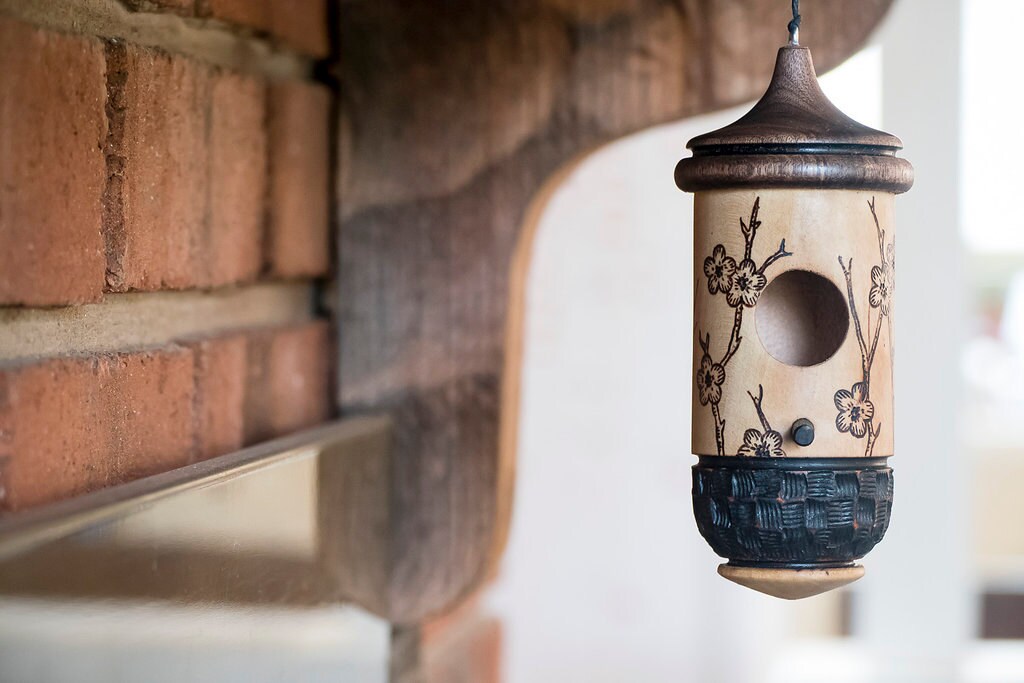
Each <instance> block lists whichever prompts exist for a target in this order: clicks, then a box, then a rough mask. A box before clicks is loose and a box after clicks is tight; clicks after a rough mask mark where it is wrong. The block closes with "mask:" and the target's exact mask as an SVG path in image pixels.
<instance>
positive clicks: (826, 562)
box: [693, 456, 893, 569]
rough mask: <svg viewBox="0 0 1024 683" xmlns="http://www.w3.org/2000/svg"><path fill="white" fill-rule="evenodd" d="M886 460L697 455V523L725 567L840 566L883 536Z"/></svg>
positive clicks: (888, 501)
mask: <svg viewBox="0 0 1024 683" xmlns="http://www.w3.org/2000/svg"><path fill="white" fill-rule="evenodd" d="M892 492H893V477H892V469H891V468H890V467H888V466H887V465H886V459H885V458H813V459H811V458H787V459H783V458H771V459H768V458H739V457H713V456H701V457H700V461H699V463H698V464H696V465H694V466H693V511H694V515H695V516H696V518H697V528H698V529H700V533H701V535H702V536H704V538H705V540H707V542H708V543H709V544H710V545H711V547H712V548H713V549H714V551H715V552H716V553H717V554H718V555H720V556H721V557H724V558H727V559H728V560H729V562H730V564H732V565H739V566H755V567H779V568H794V569H798V568H824V567H841V566H847V565H850V564H852V563H853V561H854V560H857V559H859V558H861V557H863V556H864V555H866V554H867V553H868V552H869V551H870V550H871V549H872V548H874V547H875V545H876V544H877V543H878V542H879V541H880V540H882V537H883V536H884V535H885V531H886V529H887V528H888V526H889V517H890V514H891V513H892Z"/></svg>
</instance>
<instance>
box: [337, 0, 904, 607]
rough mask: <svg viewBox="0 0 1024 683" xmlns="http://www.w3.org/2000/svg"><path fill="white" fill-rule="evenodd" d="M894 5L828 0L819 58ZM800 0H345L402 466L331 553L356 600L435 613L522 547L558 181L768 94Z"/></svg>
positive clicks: (348, 394)
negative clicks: (537, 344)
mask: <svg viewBox="0 0 1024 683" xmlns="http://www.w3.org/2000/svg"><path fill="white" fill-rule="evenodd" d="M890 2H891V0H863V1H861V2H847V1H844V0H817V1H816V2H808V3H806V6H805V8H804V24H803V26H802V31H801V36H802V38H804V40H805V42H806V43H807V44H808V45H810V46H811V47H812V49H813V51H814V55H815V60H816V61H817V63H818V65H819V68H820V69H821V70H824V69H826V68H829V67H831V66H834V65H835V64H837V63H838V62H839V61H840V60H842V59H844V58H846V57H847V56H849V55H850V54H851V53H853V52H854V51H855V50H856V49H857V48H858V47H859V46H860V45H861V44H862V43H863V42H864V41H865V39H866V38H867V36H868V34H869V33H870V31H871V30H872V29H873V28H874V27H875V26H876V25H877V24H878V22H879V21H880V20H881V18H882V16H883V15H884V14H885V11H886V9H887V8H888V6H889V4H890ZM788 12H789V3H788V2H784V1H782V0H743V1H741V0H714V1H711V0H677V1H675V2H669V1H659V0H505V1H501V0H474V1H467V2H459V3H441V2H429V1H427V0H373V1H360V0H355V1H348V2H341V3H340V5H339V9H338V11H337V12H336V17H335V19H336V21H337V26H338V38H339V41H340V46H341V55H340V66H339V69H340V81H341V111H340V124H339V131H340V135H339V145H340V152H339V154H340V156H339V173H338V182H339V194H338V196H339V197H340V205H339V206H338V207H337V210H338V216H339V220H340V226H339V233H338V250H339V254H340V261H339V271H338V272H339V284H338V288H339V289H338V295H339V315H338V320H339V335H340V345H341V357H340V378H339V402H340V407H341V410H342V412H343V413H346V414H352V413H358V412H361V411H371V410H372V411H380V410H385V411H388V412H389V413H390V414H391V415H392V417H393V420H394V424H395V430H394V436H393V448H392V452H391V456H390V460H389V462H387V463H384V464H381V463H379V462H378V463H375V464H373V465H372V466H368V467H367V468H365V469H360V468H358V467H353V470H352V472H351V475H350V476H351V478H352V482H353V483H352V485H353V486H357V487H358V488H359V489H360V490H361V491H363V492H364V494H365V495H360V496H349V497H347V500H351V503H343V504H345V505H348V506H350V509H348V510H346V513H347V514H348V515H349V517H350V519H351V523H350V524H348V525H346V526H345V528H344V529H341V530H339V531H338V533H337V535H336V537H335V538H334V539H333V541H332V543H331V544H330V547H329V548H328V549H326V550H325V552H327V553H328V554H330V555H331V556H332V558H333V559H334V560H335V561H336V562H337V563H338V564H339V566H341V567H342V568H343V571H342V573H343V574H344V573H345V569H344V568H347V571H349V572H350V576H349V578H348V580H347V588H348V591H349V594H350V597H351V598H352V599H353V600H355V601H357V602H359V603H361V604H362V605H364V606H366V607H368V608H369V609H371V610H373V611H375V612H377V613H379V614H382V615H384V616H386V617H387V618H389V619H391V620H392V621H394V622H396V623H406V624H412V623H416V622H418V621H420V620H422V619H423V618H424V617H425V616H427V615H430V614H433V613H437V612H439V611H443V610H445V609H447V608H449V607H450V606H452V605H453V604H455V603H457V602H458V601H459V600H460V598H462V597H463V596H465V595H467V594H468V593H469V592H471V591H472V590H474V588H476V587H477V586H478V585H479V583H480V581H481V580H482V579H483V578H485V577H486V576H487V573H488V572H489V571H490V570H491V569H492V568H493V565H494V562H495V561H496V559H497V558H498V556H499V555H500V553H501V550H502V547H503V544H504V540H505V537H506V533H507V526H508V519H509V513H510V509H511V496H512V479H513V469H514V441H515V432H516V418H515V416H516V412H517V406H518V373H519V367H518V363H519V352H518V349H519V345H520V342H521V339H520V333H519V330H520V324H521V319H522V306H521V296H520V294H521V293H520V288H521V284H522V281H523V279H524V277H525V273H526V270H527V267H528V261H529V250H530V235H531V232H530V227H531V226H530V223H531V215H532V214H534V213H539V211H540V208H541V207H542V206H543V199H542V198H538V197H543V195H544V192H543V190H544V189H545V183H548V182H549V180H550V179H551V178H552V177H553V176H554V175H555V174H556V172H558V171H559V170H560V169H566V168H567V167H568V165H569V162H570V161H572V160H575V159H579V158H581V157H582V155H583V154H584V153H586V152H588V151H590V150H592V149H593V148H595V147H596V146H598V145H601V144H604V143H607V142H609V141H611V140H614V139H616V138H620V137H622V136H624V135H628V134H630V133H632V132H635V131H639V130H642V129H644V128H647V127H650V126H652V125H655V124H658V123H662V122H668V121H673V120H677V119H680V118H683V117H687V116H693V115H695V114H699V113H702V112H707V111H711V110H714V109H719V108H723V107H726V106H729V105H734V104H738V103H740V102H743V101H747V100H751V99H754V98H755V97H756V96H758V95H760V94H761V92H762V91H763V89H764V87H765V85H766V84H767V82H768V79H769V77H770V75H771V70H772V67H773V64H774V56H775V51H776V49H777V48H778V47H779V46H780V45H781V44H783V43H784V42H785V39H786V30H785V29H786V22H787V21H788V18H789V17H788ZM684 143H685V140H680V151H682V146H683V144H684ZM671 173H672V169H671V168H666V169H665V175H666V182H670V177H671ZM553 183H554V181H551V184H549V185H548V189H550V188H552V187H553V186H554V185H553ZM531 207H532V208H531ZM681 219H682V217H681ZM517 250H518V252H517ZM517 253H518V254H519V256H518V257H516V256H515V255H516V254H517ZM679 258H680V259H687V258H690V255H689V254H680V255H679ZM595 371H597V369H596V368H595ZM680 455H681V457H683V455H684V454H680ZM361 522H365V523H361ZM368 573H369V574H373V577H372V578H367V576H366V575H367V574H368ZM342 580H343V582H344V581H345V579H344V578H343V579H342Z"/></svg>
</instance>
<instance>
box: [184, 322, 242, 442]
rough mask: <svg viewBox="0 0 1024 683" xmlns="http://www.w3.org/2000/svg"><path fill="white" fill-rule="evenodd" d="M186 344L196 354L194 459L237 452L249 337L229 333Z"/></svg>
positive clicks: (240, 433)
mask: <svg viewBox="0 0 1024 683" xmlns="http://www.w3.org/2000/svg"><path fill="white" fill-rule="evenodd" d="M187 345H188V346H189V347H190V348H191V349H192V350H193V351H194V353H195V404H194V408H195V413H194V415H193V420H194V433H195V453H194V458H195V459H196V460H205V459H207V458H211V457H214V456H217V455H224V454H225V453H231V452H232V451H236V450H238V449H239V448H241V447H242V445H243V443H244V439H243V437H244V429H243V412H242V411H243V408H244V405H245V382H246V376H247V367H248V366H247V362H246V359H247V357H248V339H247V337H246V336H245V335H244V334H229V335H224V336H220V337H215V338H213V339H205V340H201V341H196V342H192V343H189V344H187Z"/></svg>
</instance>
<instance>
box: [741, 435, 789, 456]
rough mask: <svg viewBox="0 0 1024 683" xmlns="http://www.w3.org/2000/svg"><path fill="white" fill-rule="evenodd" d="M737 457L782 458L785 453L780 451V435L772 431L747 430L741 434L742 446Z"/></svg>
mask: <svg viewBox="0 0 1024 683" xmlns="http://www.w3.org/2000/svg"><path fill="white" fill-rule="evenodd" d="M737 455H741V456H744V457H747V458H783V457H785V456H786V453H785V452H784V451H783V450H782V434H779V433H778V432H776V431H775V430H772V429H768V430H765V431H763V432H759V431H757V430H756V429H748V430H747V431H745V432H743V445H742V446H740V448H739V450H738V451H737Z"/></svg>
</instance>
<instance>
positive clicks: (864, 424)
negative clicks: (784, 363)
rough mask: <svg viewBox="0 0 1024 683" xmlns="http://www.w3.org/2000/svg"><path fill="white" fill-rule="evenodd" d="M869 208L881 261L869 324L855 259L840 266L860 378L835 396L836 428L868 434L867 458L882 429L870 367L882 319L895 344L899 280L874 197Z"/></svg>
mask: <svg viewBox="0 0 1024 683" xmlns="http://www.w3.org/2000/svg"><path fill="white" fill-rule="evenodd" d="M868 208H869V209H870V210H871V217H872V219H873V220H874V223H875V233H876V235H877V236H878V256H879V262H878V264H877V265H873V266H872V267H871V289H870V291H869V293H868V305H869V308H868V310H867V318H866V319H865V322H866V326H865V325H862V324H861V319H860V316H859V315H858V313H857V305H856V302H855V298H854V294H853V259H852V258H851V259H848V260H847V261H846V262H845V263H844V262H843V257H842V256H840V257H839V268H840V269H841V270H842V271H843V277H844V279H845V280H846V297H847V302H848V304H849V306H850V317H851V318H852V319H853V329H854V331H855V332H856V335H857V344H858V345H859V346H860V358H861V378H860V381H858V382H856V383H854V385H853V386H852V387H851V388H850V389H849V390H847V389H840V390H838V391H836V393H835V397H834V399H833V400H834V402H835V405H836V410H838V411H839V413H838V414H837V415H836V429H838V430H839V431H840V432H847V433H849V434H851V435H852V436H854V437H855V438H858V439H862V438H864V437H865V436H866V437H867V443H866V445H865V449H864V456H865V457H871V454H872V453H873V452H874V448H875V441H877V439H878V435H879V433H880V432H881V430H882V425H881V423H880V422H878V421H877V420H875V419H874V415H875V406H874V404H873V403H872V402H871V367H872V365H873V364H874V362H875V352H876V351H877V350H878V339H879V337H880V333H881V331H882V323H883V322H884V323H886V324H887V326H888V330H889V341H890V345H891V343H892V316H891V312H892V296H893V292H894V290H895V283H896V280H895V270H896V258H895V248H894V243H893V242H889V243H888V244H886V242H885V230H883V229H882V226H881V223H880V222H879V220H878V213H877V211H876V210H875V198H874V197H872V198H871V199H870V200H869V201H868ZM873 311H876V313H875V320H874V334H872V332H871V328H872V312H873Z"/></svg>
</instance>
